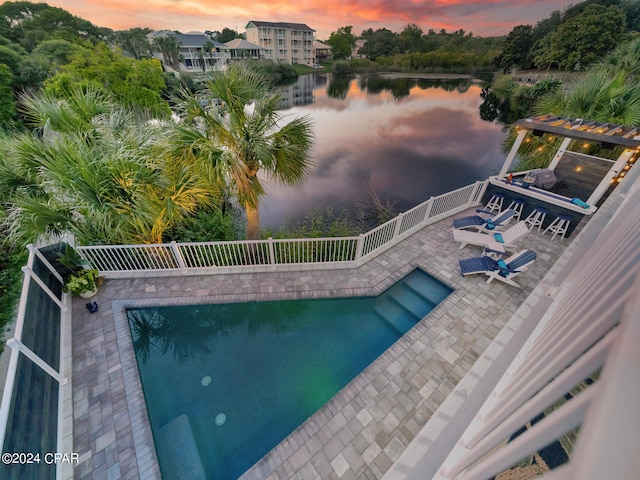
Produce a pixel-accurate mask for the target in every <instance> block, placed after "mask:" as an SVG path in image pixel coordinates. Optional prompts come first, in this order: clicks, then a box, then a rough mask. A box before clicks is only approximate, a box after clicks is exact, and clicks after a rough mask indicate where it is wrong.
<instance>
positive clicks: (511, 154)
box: [498, 129, 527, 178]
mask: <svg viewBox="0 0 640 480" xmlns="http://www.w3.org/2000/svg"><path fill="white" fill-rule="evenodd" d="M526 136H527V130H525V129H522V130H520V132H519V133H518V136H517V137H516V141H515V142H514V144H513V147H511V151H510V152H509V155H507V159H506V160H505V161H504V164H503V165H502V168H501V169H500V173H498V178H502V177H504V176H505V175H506V174H507V172H508V171H509V167H510V166H511V164H512V163H513V159H514V158H516V154H517V153H518V149H519V148H520V145H522V141H523V140H524V137H526Z"/></svg>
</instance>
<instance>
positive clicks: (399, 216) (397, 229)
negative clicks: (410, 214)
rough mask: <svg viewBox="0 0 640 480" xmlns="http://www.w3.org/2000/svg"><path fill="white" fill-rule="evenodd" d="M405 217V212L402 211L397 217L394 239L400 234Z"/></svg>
mask: <svg viewBox="0 0 640 480" xmlns="http://www.w3.org/2000/svg"><path fill="white" fill-rule="evenodd" d="M403 217H404V213H403V212H400V214H399V215H398V216H397V217H396V225H395V228H394V229H393V239H394V240H395V239H396V238H398V235H400V227H401V226H402V218H403Z"/></svg>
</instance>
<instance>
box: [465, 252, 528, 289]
mask: <svg viewBox="0 0 640 480" xmlns="http://www.w3.org/2000/svg"><path fill="white" fill-rule="evenodd" d="M535 259H536V253H535V252H534V251H533V250H520V251H519V252H518V253H515V254H513V255H511V256H510V257H509V258H506V259H504V260H495V259H493V258H491V257H487V256H482V257H474V258H464V259H462V260H460V271H461V272H462V275H463V276H466V275H472V274H474V273H484V274H485V275H487V276H488V277H489V278H487V283H490V282H491V281H492V280H493V279H496V280H500V281H501V282H505V283H508V284H509V285H513V286H514V287H518V288H520V285H518V284H517V283H516V282H514V281H513V277H515V276H517V275H519V274H520V273H522V272H523V271H525V270H526V269H527V267H528V266H529V265H530V264H531V263H533V261H534V260H535Z"/></svg>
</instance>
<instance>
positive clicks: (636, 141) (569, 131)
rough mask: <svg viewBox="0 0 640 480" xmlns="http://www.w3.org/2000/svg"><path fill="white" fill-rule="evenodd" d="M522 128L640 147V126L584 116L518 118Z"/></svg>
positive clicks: (535, 132) (603, 142) (550, 115)
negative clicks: (586, 118) (597, 120)
mask: <svg viewBox="0 0 640 480" xmlns="http://www.w3.org/2000/svg"><path fill="white" fill-rule="evenodd" d="M516 125H517V126H518V127H520V128H525V129H527V130H531V132H532V133H533V134H534V135H536V134H537V133H550V134H553V135H558V136H560V137H565V138H579V139H582V140H590V141H592V142H598V143H602V144H604V145H607V144H609V145H620V146H622V147H627V148H640V127H633V126H625V125H618V124H614V123H607V122H596V121H591V120H585V119H582V118H570V117H559V116H557V115H552V114H549V115H540V116H538V117H532V118H525V119H523V120H518V121H517V122H516Z"/></svg>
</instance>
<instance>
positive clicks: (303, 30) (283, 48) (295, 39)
mask: <svg viewBox="0 0 640 480" xmlns="http://www.w3.org/2000/svg"><path fill="white" fill-rule="evenodd" d="M245 28H246V31H247V40H248V41H249V42H252V43H255V44H256V45H260V46H261V47H262V48H264V49H265V58H267V59H270V60H274V61H276V62H285V63H291V64H296V63H300V64H303V65H309V66H313V65H314V64H315V57H316V55H315V49H314V47H313V41H314V40H315V30H314V29H312V28H311V27H309V26H308V25H306V24H304V23H286V22H259V21H255V20H251V21H250V22H249V23H247V26H246V27H245Z"/></svg>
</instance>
